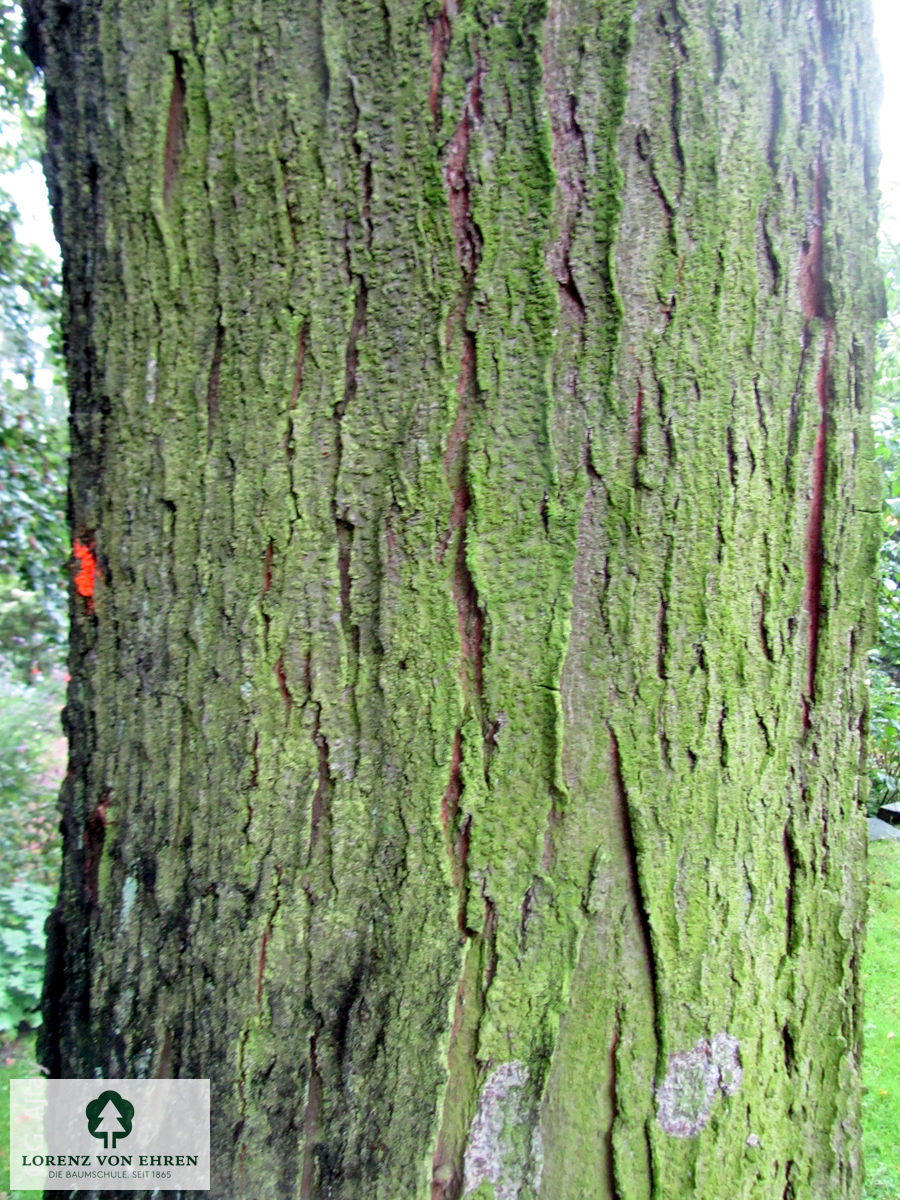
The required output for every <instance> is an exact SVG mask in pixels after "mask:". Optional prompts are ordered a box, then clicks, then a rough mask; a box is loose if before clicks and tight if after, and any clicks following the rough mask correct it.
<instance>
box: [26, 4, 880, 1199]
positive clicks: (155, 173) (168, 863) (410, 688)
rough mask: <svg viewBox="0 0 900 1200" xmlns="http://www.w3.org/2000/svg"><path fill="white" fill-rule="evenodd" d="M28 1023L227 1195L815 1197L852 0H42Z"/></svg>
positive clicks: (837, 950) (835, 934)
mask: <svg viewBox="0 0 900 1200" xmlns="http://www.w3.org/2000/svg"><path fill="white" fill-rule="evenodd" d="M29 7H30V13H29V15H30V19H31V24H32V30H31V38H32V42H33V43H34V44H37V43H38V42H39V43H40V46H41V50H40V54H41V56H42V59H43V63H44V66H45V71H46V81H47V89H48V126H49V143H50V144H49V151H48V176H49V179H50V186H51V192H52V198H53V205H54V212H55V219H56V223H57V231H58V234H59V237H60V241H61V243H62V246H63V252H64V258H65V272H66V294H67V304H68V316H67V348H68V363H69V372H70V388H71V396H72V475H71V502H70V509H71V520H72V531H73V537H74V538H75V539H77V540H76V543H75V545H76V553H77V554H78V555H79V558H78V564H77V575H76V574H75V570H74V569H73V590H72V650H71V676H72V682H71V688H70V693H69V702H68V707H67V728H68V732H69V736H70V739H71V764H70V771H69V775H68V779H67V781H66V784H65V788H64V792H63V797H62V811H63V833H64V839H65V857H64V871H63V884H62V890H61V896H60V901H59V905H58V908H57V910H56V912H55V914H54V918H53V921H52V928H51V946H50V957H49V966H48V975H47V984H46V991H45V1028H44V1034H43V1055H44V1061H45V1063H46V1065H47V1066H48V1067H49V1068H50V1070H51V1072H52V1073H53V1074H54V1075H57V1074H58V1075H63V1076H87V1075H92V1074H94V1073H100V1074H102V1075H107V1076H120V1077H129V1076H141V1077H143V1076H170V1075H171V1076H176V1077H178V1076H182V1077H196V1076H199V1077H207V1076H208V1077H209V1078H210V1079H211V1081H212V1101H213V1129H212V1148H213V1188H212V1193H211V1194H212V1195H213V1196H215V1197H227V1198H232V1197H244V1196H246V1197H248V1198H251V1197H252V1198H253V1200H266V1198H268V1197H272V1198H278V1200H282V1198H284V1197H287V1196H293V1197H300V1198H301V1200H325V1198H333V1200H361V1198H362V1197H373V1198H378V1200H406V1198H411V1200H412V1198H415V1200H456V1198H458V1197H460V1196H473V1197H477V1198H478V1200H490V1198H493V1200H512V1198H514V1197H518V1198H519V1200H534V1198H536V1197H540V1198H541V1200H579V1198H582V1197H590V1198H591V1200H607V1198H609V1200H612V1198H618V1200H648V1198H650V1197H653V1198H656V1200H662V1198H663V1197H664V1198H666V1200H672V1198H675V1197H682V1196H685V1197H686V1196H695V1197H703V1198H706V1200H722V1197H723V1196H729V1197H735V1200H737V1198H738V1197H740V1198H742V1200H743V1198H750V1197H754V1198H758V1200H773V1198H783V1200H788V1198H790V1197H795V1198H796V1200H801V1198H823V1197H828V1198H829V1200H833V1198H838V1197H858V1196H859V1193H860V1187H861V1165H860V1140H859V1090H860V1086H859V1079H860V1038H861V1021H860V954H861V951H862V925H863V915H864V907H865V871H864V865H865V821H864V815H865V814H864V806H865V786H866V785H865V762H864V756H865V732H866V693H865V686H864V670H865V664H866V652H867V649H868V646H869V638H870V633H871V624H872V621H871V598H872V588H871V579H872V575H873V563H874V553H875V543H876V538H877V508H878V504H877V500H876V498H875V487H874V474H873V466H872V457H871V434H870V431H869V426H868V419H869V403H870V393H871V378H872V332H873V322H874V319H875V317H876V315H877V312H878V306H879V302H880V301H879V296H880V282H879V279H878V276H877V274H876V269H875V265H874V242H875V201H876V178H875V172H876V163H877V158H876V153H875V150H874V141H873V122H874V99H873V89H872V87H871V86H870V84H869V82H868V81H869V79H870V77H871V76H872V74H873V52H872V46H871V29H870V16H869V12H868V5H867V3H866V2H865V0H809V3H804V4H797V3H796V2H795V0H769V2H768V3H766V4H763V3H755V2H752V0H751V2H746V3H741V4H736V3H733V2H728V3H726V2H725V0H717V2H713V0H707V3H700V2H699V0H639V2H636V0H608V2H607V3H604V4H591V3H587V0H550V2H549V7H548V6H547V5H546V4H544V3H528V2H527V0H517V2H515V3H512V2H511V3H508V4H502V5H499V6H498V7H497V8H494V9H492V8H491V7H490V6H485V5H482V4H481V3H470V2H468V0H460V3H459V4H457V2H456V0H444V4H443V7H442V8H440V9H439V8H438V4H437V0H430V2H429V3H428V4H426V5H420V4H415V3H407V2H406V0H382V3H381V4H372V5H362V4H349V3H338V2H337V0H325V2H324V3H313V2H312V0H286V2H279V3H267V2H266V0H254V2H252V3H251V2H250V0H221V2H220V3H217V4H214V5H211V4H206V3H195V2H192V0H169V2H168V3H167V4H147V3H141V2H139V0H118V2H117V3H101V0H82V2H80V3H77V4H72V3H71V2H70V0H31V4H30V6H29Z"/></svg>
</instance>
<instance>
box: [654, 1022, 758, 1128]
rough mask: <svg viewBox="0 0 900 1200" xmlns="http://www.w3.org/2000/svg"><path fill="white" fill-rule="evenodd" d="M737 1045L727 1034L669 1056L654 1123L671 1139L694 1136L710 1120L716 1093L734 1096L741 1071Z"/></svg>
mask: <svg viewBox="0 0 900 1200" xmlns="http://www.w3.org/2000/svg"><path fill="white" fill-rule="evenodd" d="M739 1050H740V1043H739V1042H738V1040H737V1038H734V1037H731V1036H730V1034H727V1033H717V1034H716V1035H715V1037H714V1038H713V1039H712V1041H711V1042H709V1041H707V1040H706V1038H701V1039H700V1041H699V1042H698V1043H697V1044H696V1046H694V1048H693V1049H692V1050H682V1051H681V1052H680V1053H678V1054H672V1055H670V1056H669V1067H668V1070H667V1071H666V1077H665V1079H664V1080H663V1081H662V1083H661V1084H659V1085H658V1086H657V1089H656V1120H657V1122H658V1124H659V1125H660V1127H661V1128H662V1129H664V1130H665V1131H666V1133H669V1134H671V1135H672V1137H678V1138H688V1137H696V1135H697V1134H698V1133H699V1132H700V1130H701V1129H703V1127H704V1126H705V1125H706V1123H707V1121H708V1120H709V1114H710V1110H711V1108H712V1103H713V1100H715V1098H716V1095H717V1093H718V1092H720V1091H721V1092H722V1093H723V1095H726V1096H733V1095H734V1093H735V1092H736V1091H737V1090H738V1088H739V1087H740V1086H741V1080H742V1078H743V1071H742V1070H741V1061H740V1054H739Z"/></svg>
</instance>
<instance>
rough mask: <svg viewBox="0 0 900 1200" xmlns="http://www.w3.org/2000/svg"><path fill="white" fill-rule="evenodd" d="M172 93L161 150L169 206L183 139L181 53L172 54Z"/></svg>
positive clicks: (183, 113) (182, 65) (183, 87)
mask: <svg viewBox="0 0 900 1200" xmlns="http://www.w3.org/2000/svg"><path fill="white" fill-rule="evenodd" d="M172 59H173V64H174V65H173V76H172V95H171V98H170V100H169V117H168V121H167V124H166V144H165V150H164V152H163V204H164V205H165V207H166V208H168V207H169V202H170V200H171V196H172V187H173V185H174V183H175V180H176V178H177V176H178V163H179V159H180V157H181V148H182V142H183V140H184V124H185V98H186V87H185V82H184V64H183V62H182V60H181V55H179V54H173V55H172Z"/></svg>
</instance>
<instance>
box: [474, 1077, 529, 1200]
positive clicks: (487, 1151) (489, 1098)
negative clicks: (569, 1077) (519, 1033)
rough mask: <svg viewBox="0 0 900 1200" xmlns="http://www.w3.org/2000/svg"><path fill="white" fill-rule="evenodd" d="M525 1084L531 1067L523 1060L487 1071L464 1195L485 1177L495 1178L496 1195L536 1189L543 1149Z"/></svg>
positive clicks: (501, 1199) (510, 1198) (510, 1196)
mask: <svg viewBox="0 0 900 1200" xmlns="http://www.w3.org/2000/svg"><path fill="white" fill-rule="evenodd" d="M527 1084H528V1068H527V1067H526V1066H525V1065H524V1064H523V1063H520V1062H508V1063H503V1064H502V1065H501V1066H499V1067H498V1068H497V1069H496V1071H493V1072H492V1073H491V1075H489V1076H488V1079H487V1082H486V1083H485V1085H484V1087H483V1088H482V1090H481V1095H480V1096H479V1098H478V1110H477V1112H476V1113H475V1117H474V1119H473V1121H472V1126H471V1128H470V1130H469V1138H468V1142H467V1144H466V1155H465V1162H464V1167H463V1180H464V1189H463V1195H465V1196H468V1195H470V1193H472V1192H474V1191H475V1190H476V1189H477V1188H478V1187H479V1186H480V1185H481V1184H482V1183H490V1184H491V1186H492V1187H493V1189H494V1196H495V1200H517V1198H518V1197H521V1196H523V1195H529V1194H536V1193H537V1189H538V1188H539V1186H540V1177H541V1166H542V1162H543V1154H542V1151H541V1139H540V1132H539V1130H538V1129H537V1111H536V1108H535V1104H534V1101H533V1098H532V1097H531V1096H529V1094H528V1088H527ZM523 1181H524V1182H525V1183H526V1190H524V1191H523V1186H522V1185H523ZM531 1189H533V1192H532V1190H531Z"/></svg>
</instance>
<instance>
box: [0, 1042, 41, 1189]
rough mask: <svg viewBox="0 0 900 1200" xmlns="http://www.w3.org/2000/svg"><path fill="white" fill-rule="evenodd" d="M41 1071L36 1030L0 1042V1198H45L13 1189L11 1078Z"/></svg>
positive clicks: (26, 1077)
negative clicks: (10, 1179) (2, 1042)
mask: <svg viewBox="0 0 900 1200" xmlns="http://www.w3.org/2000/svg"><path fill="white" fill-rule="evenodd" d="M37 1074H38V1068H37V1066H36V1064H35V1061H34V1034H31V1035H30V1036H29V1037H23V1038H19V1040H18V1041H16V1042H7V1043H6V1044H4V1045H0V1126H2V1129H3V1135H2V1136H0V1200H41V1197H42V1195H43V1192H30V1191H29V1192H11V1191H10V1190H9V1081H10V1080H11V1079H29V1078H31V1076H33V1075H37Z"/></svg>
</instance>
